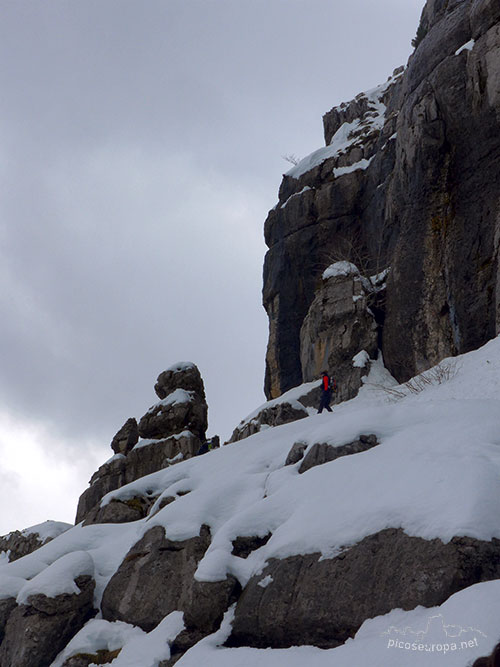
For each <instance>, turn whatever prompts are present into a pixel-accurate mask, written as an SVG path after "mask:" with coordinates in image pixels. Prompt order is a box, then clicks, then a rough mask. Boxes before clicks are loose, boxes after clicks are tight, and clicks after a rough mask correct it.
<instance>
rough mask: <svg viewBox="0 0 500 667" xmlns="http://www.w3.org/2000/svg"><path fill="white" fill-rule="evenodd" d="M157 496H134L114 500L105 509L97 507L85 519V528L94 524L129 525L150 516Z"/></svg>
mask: <svg viewBox="0 0 500 667" xmlns="http://www.w3.org/2000/svg"><path fill="white" fill-rule="evenodd" d="M156 498H157V496H151V497H147V496H134V497H133V498H129V499H128V500H119V499H113V500H112V501H111V502H109V503H108V504H107V505H104V507H100V505H95V506H94V508H93V509H92V510H90V512H89V513H88V514H87V516H86V517H85V521H84V522H83V525H84V526H89V525H91V524H94V523H128V522H129V521H139V519H144V517H145V516H147V515H148V512H149V510H150V509H151V507H152V506H153V504H154V502H155V501H156Z"/></svg>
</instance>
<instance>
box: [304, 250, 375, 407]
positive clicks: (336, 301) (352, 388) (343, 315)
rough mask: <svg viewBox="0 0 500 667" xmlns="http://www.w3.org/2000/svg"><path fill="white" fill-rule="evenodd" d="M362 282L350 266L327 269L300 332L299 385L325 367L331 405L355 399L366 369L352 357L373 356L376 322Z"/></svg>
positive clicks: (366, 371) (335, 265) (346, 264)
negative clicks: (333, 385)
mask: <svg viewBox="0 0 500 667" xmlns="http://www.w3.org/2000/svg"><path fill="white" fill-rule="evenodd" d="M367 282H368V281H366V279H364V278H362V277H361V276H360V274H359V271H358V269H357V268H356V267H355V266H354V265H353V264H350V263H349V262H336V263H335V264H333V265H331V266H330V267H329V268H328V269H327V270H326V271H325V272H324V274H323V282H322V284H321V287H320V288H319V290H318V291H317V293H316V296H315V298H314V300H313V302H312V304H311V306H310V308H309V311H308V313H307V316H306V317H305V319H304V322H303V324H302V328H301V330H300V359H301V366H302V376H303V378H304V382H311V381H312V380H314V379H315V378H319V377H320V375H321V372H322V371H323V369H325V368H326V369H328V370H329V371H330V372H331V373H332V374H333V375H334V377H335V378H336V380H337V387H338V391H337V393H336V394H335V395H334V401H335V402H341V401H345V400H348V399H350V398H353V397H354V396H356V394H357V393H358V391H359V389H360V387H361V378H362V377H363V376H364V375H366V374H367V373H368V371H369V364H364V365H362V364H359V363H355V362H353V358H355V357H356V355H358V353H359V352H360V351H361V350H364V351H365V352H366V353H367V355H368V357H371V358H372V359H374V358H376V356H377V349H378V342H377V323H376V321H375V318H374V316H373V313H372V312H371V310H370V309H369V307H368V296H369V292H367V289H366V285H367Z"/></svg>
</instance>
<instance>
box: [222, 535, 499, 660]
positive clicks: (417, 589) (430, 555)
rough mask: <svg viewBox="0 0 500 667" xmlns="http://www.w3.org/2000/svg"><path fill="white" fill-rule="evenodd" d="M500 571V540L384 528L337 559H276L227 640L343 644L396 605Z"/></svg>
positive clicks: (443, 593)
mask: <svg viewBox="0 0 500 667" xmlns="http://www.w3.org/2000/svg"><path fill="white" fill-rule="evenodd" d="M396 573H397V576H395V574H396ZM498 576H500V541H498V540H494V541H493V543H491V542H480V541H478V540H474V539H471V538H453V540H451V542H449V543H448V544H443V542H441V541H440V540H437V539H436V540H430V541H426V540H423V539H420V538H417V537H409V536H408V535H406V534H405V533H404V532H403V531H402V530H396V529H388V530H384V531H382V532H380V533H377V534H376V535H371V536H369V537H366V538H365V539H364V540H362V541H361V542H360V543H359V544H357V545H355V546H353V547H351V548H347V549H346V550H345V551H343V552H342V553H341V554H340V555H338V556H337V557H336V558H331V559H323V560H320V554H309V555H305V556H293V557H291V558H286V559H284V560H272V561H270V562H269V564H268V565H267V567H266V568H265V569H264V571H263V572H262V573H261V574H259V575H256V576H254V577H253V578H252V579H251V580H250V581H249V583H248V584H247V586H246V587H245V589H244V590H243V592H242V594H241V597H240V599H239V601H238V604H237V606H236V615H235V619H234V622H233V629H232V634H231V636H230V637H229V640H228V642H227V645H228V646H254V647H258V648H266V647H273V648H287V647H289V646H299V645H304V644H305V645H310V644H312V645H314V646H319V647H321V648H330V647H335V646H339V645H340V644H342V643H344V642H345V641H346V640H347V639H349V637H353V636H354V634H355V633H356V631H357V630H358V629H359V627H360V626H361V624H362V623H363V622H364V621H365V620H366V619H367V618H373V617H375V616H379V615H382V614H386V613H388V612H389V611H390V610H392V609H395V608H401V609H406V610H408V609H414V608H415V607H417V606H419V605H423V606H424V607H434V606H436V605H439V604H441V603H442V602H444V600H446V599H447V598H448V597H449V596H450V595H452V594H453V593H455V592H456V591H458V590H461V589H463V588H465V587H467V586H470V585H472V584H474V583H477V582H480V581H489V580H491V579H495V578H497V577H498Z"/></svg>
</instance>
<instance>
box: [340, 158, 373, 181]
mask: <svg viewBox="0 0 500 667" xmlns="http://www.w3.org/2000/svg"><path fill="white" fill-rule="evenodd" d="M374 157H375V156H374V155H373V156H372V157H371V158H369V159H368V160H366V159H365V158H363V159H362V160H359V162H355V163H354V164H351V165H349V166H347V167H336V168H335V169H334V170H333V175H334V176H335V178H338V177H339V176H344V174H352V173H353V172H354V171H358V170H363V171H364V170H365V169H368V167H369V166H370V164H371V163H372V160H373V158H374Z"/></svg>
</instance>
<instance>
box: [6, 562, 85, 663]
mask: <svg viewBox="0 0 500 667" xmlns="http://www.w3.org/2000/svg"><path fill="white" fill-rule="evenodd" d="M74 586H75V588H76V590H77V591H78V592H77V593H76V592H75V593H62V594H60V595H56V596H55V597H49V596H48V595H45V594H43V593H36V594H33V595H29V597H28V598H27V600H25V601H24V602H23V603H22V604H19V605H18V606H16V608H15V609H14V610H13V611H12V612H11V613H10V616H9V619H8V621H7V625H6V628H5V637H4V640H3V642H2V644H1V646H0V664H1V665H2V667H48V665H50V664H51V663H52V661H53V660H54V658H55V657H56V656H57V654H58V653H59V652H60V651H61V650H62V649H63V648H64V647H65V646H66V644H67V643H68V641H69V640H70V639H71V638H72V637H73V636H74V635H75V634H76V633H77V632H78V631H79V630H80V628H82V627H83V625H84V624H85V623H86V622H87V621H88V620H89V619H90V618H92V617H93V616H94V615H95V613H96V611H95V609H94V608H93V597H94V588H95V582H94V580H93V578H92V577H91V576H89V575H80V576H77V577H76V578H75V580H74Z"/></svg>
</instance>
